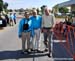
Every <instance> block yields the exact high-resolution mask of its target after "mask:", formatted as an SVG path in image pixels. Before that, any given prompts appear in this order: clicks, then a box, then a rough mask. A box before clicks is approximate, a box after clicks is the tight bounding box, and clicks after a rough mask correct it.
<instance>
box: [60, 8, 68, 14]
mask: <svg viewBox="0 0 75 61" xmlns="http://www.w3.org/2000/svg"><path fill="white" fill-rule="evenodd" d="M59 12H60V13H64V14H65V13H68V12H69V9H68V8H66V7H60V8H59Z"/></svg>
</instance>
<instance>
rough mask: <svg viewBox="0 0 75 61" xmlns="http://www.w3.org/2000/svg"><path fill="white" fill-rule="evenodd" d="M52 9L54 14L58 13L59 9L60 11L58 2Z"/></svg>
mask: <svg viewBox="0 0 75 61" xmlns="http://www.w3.org/2000/svg"><path fill="white" fill-rule="evenodd" d="M52 11H53V13H54V14H57V13H58V11H59V7H58V4H57V5H55V6H54V7H53V8H52Z"/></svg>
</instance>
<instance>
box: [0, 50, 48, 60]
mask: <svg viewBox="0 0 75 61" xmlns="http://www.w3.org/2000/svg"><path fill="white" fill-rule="evenodd" d="M46 55H47V53H35V55H34V53H31V54H27V53H25V54H21V50H16V51H1V52H0V60H5V59H20V58H33V57H42V56H46Z"/></svg>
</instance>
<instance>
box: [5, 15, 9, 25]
mask: <svg viewBox="0 0 75 61" xmlns="http://www.w3.org/2000/svg"><path fill="white" fill-rule="evenodd" d="M5 19H6V21H7V24H8V25H9V17H8V15H7V14H5Z"/></svg>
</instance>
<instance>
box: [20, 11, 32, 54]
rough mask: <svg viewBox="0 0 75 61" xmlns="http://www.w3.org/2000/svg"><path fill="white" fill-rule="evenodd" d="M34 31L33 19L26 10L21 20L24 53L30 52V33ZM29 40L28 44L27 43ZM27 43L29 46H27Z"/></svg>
mask: <svg viewBox="0 0 75 61" xmlns="http://www.w3.org/2000/svg"><path fill="white" fill-rule="evenodd" d="M32 33H33V25H32V20H31V19H30V18H29V13H28V12H25V14H24V18H22V19H21V20H20V22H19V38H21V39H22V53H23V54H24V52H27V53H30V52H31V48H30V35H31V34H32ZM26 41H27V44H26ZM26 45H27V48H26Z"/></svg>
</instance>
